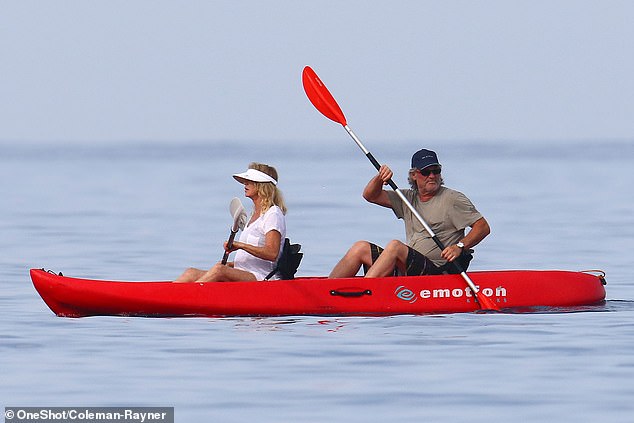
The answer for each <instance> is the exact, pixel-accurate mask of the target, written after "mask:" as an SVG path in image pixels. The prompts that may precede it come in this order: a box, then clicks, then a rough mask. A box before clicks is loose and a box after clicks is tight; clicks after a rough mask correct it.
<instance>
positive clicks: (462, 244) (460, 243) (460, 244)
mask: <svg viewBox="0 0 634 423" xmlns="http://www.w3.org/2000/svg"><path fill="white" fill-rule="evenodd" d="M456 245H457V246H458V247H460V248H462V249H463V250H464V242H462V241H460V242H459V243H457V244H456Z"/></svg>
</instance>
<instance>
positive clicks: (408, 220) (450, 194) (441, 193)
mask: <svg viewBox="0 0 634 423" xmlns="http://www.w3.org/2000/svg"><path fill="white" fill-rule="evenodd" d="M401 192H402V193H403V195H404V196H405V198H407V199H408V200H409V201H410V203H411V204H412V206H414V208H415V209H416V210H417V211H418V213H420V215H421V216H422V217H423V219H425V222H427V225H429V227H430V228H431V229H432V230H433V231H434V232H435V233H436V236H438V239H439V240H440V241H441V242H442V243H443V244H444V245H445V246H448V245H451V244H455V243H457V242H458V241H460V240H461V239H462V238H464V236H465V228H467V227H469V226H471V225H473V224H474V223H475V222H476V221H477V220H478V219H480V218H481V217H482V215H481V214H480V212H478V210H476V208H475V206H474V205H473V203H472V202H471V200H469V199H468V198H467V197H466V196H465V195H464V194H463V193H461V192H458V191H455V190H452V189H450V188H446V187H443V186H441V187H440V189H439V190H438V192H437V193H436V195H434V196H433V197H432V198H431V199H430V200H428V201H425V202H422V201H420V200H419V198H418V195H417V194H416V191H414V190H411V189H405V190H401ZM387 193H388V195H389V197H390V201H391V202H392V210H393V211H394V214H395V215H396V217H398V218H399V219H403V222H404V223H405V235H406V237H407V245H409V246H410V247H412V248H413V249H415V250H416V251H418V252H419V253H421V254H423V255H425V256H426V257H428V258H429V259H430V260H431V261H433V262H434V264H435V265H436V266H442V265H443V264H445V263H447V261H446V260H445V259H443V258H442V257H441V256H440V253H441V251H440V249H439V248H438V246H437V245H436V243H435V242H434V240H433V239H432V238H431V236H430V235H429V234H428V233H427V231H426V230H425V227H424V226H423V225H422V224H421V223H420V222H419V221H418V219H417V218H416V217H415V216H414V215H413V214H412V212H411V211H410V209H409V208H408V207H407V206H406V205H405V204H403V201H402V200H401V198H400V197H399V196H398V195H397V194H396V192H394V191H388V192H387Z"/></svg>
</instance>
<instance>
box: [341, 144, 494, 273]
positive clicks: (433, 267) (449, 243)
mask: <svg viewBox="0 0 634 423" xmlns="http://www.w3.org/2000/svg"><path fill="white" fill-rule="evenodd" d="M441 170H442V166H441V165H440V163H439V161H438V157H437V155H436V153H435V152H433V151H431V150H426V149H422V150H420V151H417V152H416V153H414V155H413V156H412V167H411V169H410V171H409V178H408V180H409V183H410V185H411V187H412V189H408V190H402V191H401V192H402V193H403V195H404V196H405V197H406V198H407V199H408V200H409V202H410V203H411V204H412V205H413V206H414V208H415V209H416V210H417V211H418V213H419V214H420V215H421V216H422V217H423V219H425V222H426V223H427V224H428V225H429V227H430V228H431V229H432V230H433V231H434V232H435V234H436V236H437V237H438V239H439V240H440V241H441V242H442V244H443V245H445V246H446V247H445V249H444V250H443V251H440V249H439V248H438V246H437V245H436V243H435V242H434V240H433V239H432V238H431V236H430V235H429V234H428V233H427V231H426V230H425V228H424V226H423V225H422V224H421V223H420V222H419V221H418V219H417V218H416V217H415V216H414V214H413V213H412V212H411V211H410V210H409V208H407V206H406V205H405V204H404V203H403V201H402V200H401V198H400V197H399V196H398V195H397V194H396V192H394V191H386V190H384V189H383V185H386V184H387V183H388V181H389V180H390V179H391V178H392V175H393V173H392V170H390V168H389V167H387V166H385V165H383V166H381V168H380V169H379V172H378V174H377V175H376V176H375V177H373V178H372V179H371V180H370V181H369V182H368V184H367V186H366V187H365V189H364V190H363V198H365V199H366V200H367V201H369V202H371V203H374V204H378V205H380V206H383V207H388V208H391V209H392V210H393V211H394V214H396V217H398V218H399V219H403V221H404V223H405V232H406V237H407V244H404V243H402V242H401V241H399V240H392V241H390V242H389V243H388V244H387V245H386V247H385V249H382V248H381V247H379V246H377V245H375V244H372V243H370V242H368V241H357V242H356V243H354V245H353V246H352V247H350V249H349V250H348V252H347V253H346V255H345V256H344V257H343V258H342V259H341V260H340V261H339V263H337V265H336V266H335V268H334V269H333V270H332V272H331V273H330V276H329V277H331V278H345V277H351V276H354V275H356V274H357V272H358V271H359V269H360V268H361V266H362V265H363V266H364V267H365V268H366V269H368V268H369V269H368V270H367V273H366V275H365V276H366V277H372V278H376V277H382V276H389V275H393V274H400V275H408V276H416V275H437V274H442V273H458V272H457V271H456V270H455V267H454V265H453V264H452V263H451V262H453V261H454V260H457V262H458V263H460V264H461V265H462V268H463V269H464V270H466V269H467V267H468V265H469V262H470V261H471V259H472V257H473V256H472V255H471V253H472V252H473V250H472V249H471V248H472V247H474V246H475V245H477V244H478V243H479V242H480V241H482V240H483V239H484V238H485V237H486V236H487V235H489V233H490V232H491V229H490V227H489V224H488V223H487V221H486V219H485V218H484V217H483V216H482V215H481V214H480V213H479V212H478V211H477V210H476V208H475V207H474V205H473V203H471V201H470V200H469V199H468V198H467V197H466V196H465V195H464V194H462V193H460V192H458V191H454V190H452V189H450V188H446V187H444V186H443V179H442V176H441ZM467 227H469V228H471V229H470V230H469V232H468V233H466V234H465V229H466V228H467Z"/></svg>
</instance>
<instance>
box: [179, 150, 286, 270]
mask: <svg viewBox="0 0 634 423" xmlns="http://www.w3.org/2000/svg"><path fill="white" fill-rule="evenodd" d="M233 177H234V178H235V179H236V180H237V181H238V182H240V183H242V184H244V195H245V197H247V198H250V199H251V201H253V214H252V215H251V218H250V219H249V223H247V226H246V228H245V229H244V230H243V231H242V234H241V235H240V240H239V241H237V242H234V243H233V245H232V246H231V249H228V248H227V243H226V242H225V246H224V247H225V251H229V252H231V251H236V250H237V253H236V256H235V260H234V261H233V262H229V263H227V264H226V265H223V264H221V263H217V264H215V265H214V266H213V267H212V268H211V269H209V270H208V271H205V270H200V269H195V268H189V269H187V270H185V272H183V274H182V275H181V276H179V278H178V279H177V280H176V281H177V282H210V281H255V280H263V279H264V278H265V277H266V276H267V275H268V274H269V273H270V272H271V271H272V270H273V268H274V267H275V263H276V262H277V260H278V258H279V257H280V254H281V253H282V247H283V246H284V238H286V218H285V214H286V206H285V205H284V199H283V198H282V193H281V192H280V190H279V189H278V188H277V171H276V170H275V168H274V167H272V166H268V165H265V164H262V163H251V164H250V165H249V168H248V169H247V171H246V172H243V173H238V174H235V175H233ZM275 277H276V276H274V278H275Z"/></svg>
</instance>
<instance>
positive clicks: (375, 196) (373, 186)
mask: <svg viewBox="0 0 634 423" xmlns="http://www.w3.org/2000/svg"><path fill="white" fill-rule="evenodd" d="M392 175H393V172H392V170H391V169H390V168H389V167H387V166H386V165H383V166H381V168H380V169H379V173H377V174H376V176H374V177H373V178H372V179H370V182H368V184H367V185H366V186H365V189H364V190H363V198H364V199H365V200H366V201H369V202H370V203H374V204H378V205H379V206H383V207H388V208H391V207H392V202H391V201H390V197H389V195H387V191H385V190H384V189H383V185H386V184H387V181H389V180H390V179H391V178H392Z"/></svg>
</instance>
